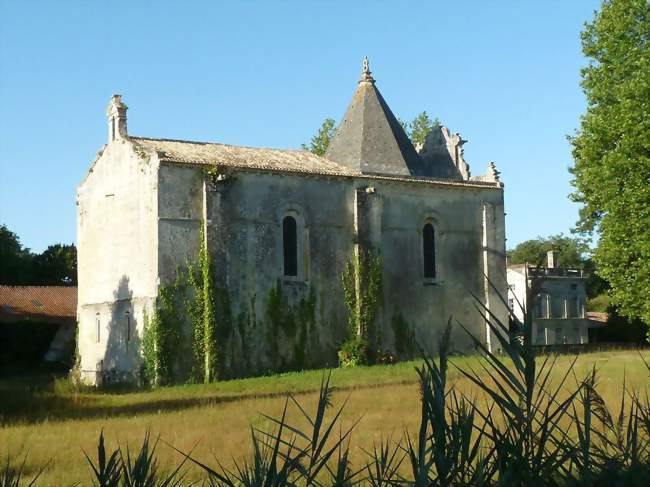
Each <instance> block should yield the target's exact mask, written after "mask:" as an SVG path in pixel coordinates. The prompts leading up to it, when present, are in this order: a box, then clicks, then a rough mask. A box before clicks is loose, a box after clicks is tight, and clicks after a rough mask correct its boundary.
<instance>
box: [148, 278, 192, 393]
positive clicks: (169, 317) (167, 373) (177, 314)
mask: <svg viewBox="0 0 650 487" xmlns="http://www.w3.org/2000/svg"><path fill="white" fill-rule="evenodd" d="M185 289H186V284H185V279H184V275H183V272H182V271H181V270H180V269H179V270H177V273H176V279H175V280H174V282H173V283H171V284H161V285H160V286H159V287H158V296H157V297H156V300H155V303H154V306H153V313H152V315H151V316H149V315H148V313H146V312H145V315H144V333H143V337H142V354H143V376H144V379H145V381H146V382H147V383H149V384H151V385H164V384H169V383H172V382H175V381H176V380H177V378H178V377H177V376H178V372H179V371H178V368H177V367H175V361H176V360H175V358H176V356H177V351H178V343H179V342H180V341H181V337H182V323H183V320H184V317H183V315H182V301H181V297H182V296H183V294H184V293H185Z"/></svg>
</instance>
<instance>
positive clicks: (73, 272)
mask: <svg viewBox="0 0 650 487" xmlns="http://www.w3.org/2000/svg"><path fill="white" fill-rule="evenodd" d="M33 274H34V276H33V283H34V284H39V285H45V286H61V285H71V286H72V285H75V286H76V285H77V247H75V246H74V245H73V244H70V245H63V244H55V245H50V246H49V247H48V248H47V249H45V250H44V251H43V253H42V254H38V255H35V256H34V259H33Z"/></svg>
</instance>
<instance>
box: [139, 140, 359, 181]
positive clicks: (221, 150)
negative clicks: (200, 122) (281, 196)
mask: <svg viewBox="0 0 650 487" xmlns="http://www.w3.org/2000/svg"><path fill="white" fill-rule="evenodd" d="M129 139H130V140H131V141H132V142H134V143H135V144H136V145H137V146H139V147H140V148H142V149H144V150H149V151H154V152H156V153H157V154H158V157H159V159H160V160H161V161H162V162H176V163H193V164H210V165H212V164H219V165H224V166H233V167H243V168H250V169H263V170H276V171H277V170H280V171H289V172H300V173H313V174H337V175H349V176H353V175H355V174H357V173H355V172H354V171H352V170H350V169H348V168H347V167H345V166H343V165H341V164H338V163H336V162H334V161H331V160H328V159H326V158H324V157H319V156H317V155H316V154H312V153H311V152H308V151H305V150H291V149H267V148H260V147H243V146H236V145H228V144H216V143H210V142H192V141H187V140H170V139H151V138H145V137H133V136H129Z"/></svg>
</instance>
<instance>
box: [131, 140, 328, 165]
mask: <svg viewBox="0 0 650 487" xmlns="http://www.w3.org/2000/svg"><path fill="white" fill-rule="evenodd" d="M129 139H135V140H136V141H138V140H153V141H157V142H179V143H181V144H197V145H219V146H222V147H236V148H241V149H257V150H271V151H278V152H309V151H306V150H305V149H280V148H277V147H259V146H252V145H236V144H224V143H223V142H203V141H200V140H185V139H164V138H159V137H140V136H136V135H129ZM311 154H313V153H311ZM313 155H314V157H319V158H321V159H326V158H325V157H323V156H319V155H317V154H313ZM328 160H329V159H328Z"/></svg>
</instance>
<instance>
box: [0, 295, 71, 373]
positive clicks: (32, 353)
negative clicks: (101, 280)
mask: <svg viewBox="0 0 650 487" xmlns="http://www.w3.org/2000/svg"><path fill="white" fill-rule="evenodd" d="M76 328H77V287H76V286H0V364H2V365H9V364H12V363H16V362H20V363H23V364H24V363H26V362H27V363H33V362H38V361H41V360H45V361H49V362H58V361H66V362H67V361H69V360H70V359H71V357H72V355H73V353H74V346H75V333H76Z"/></svg>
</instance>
